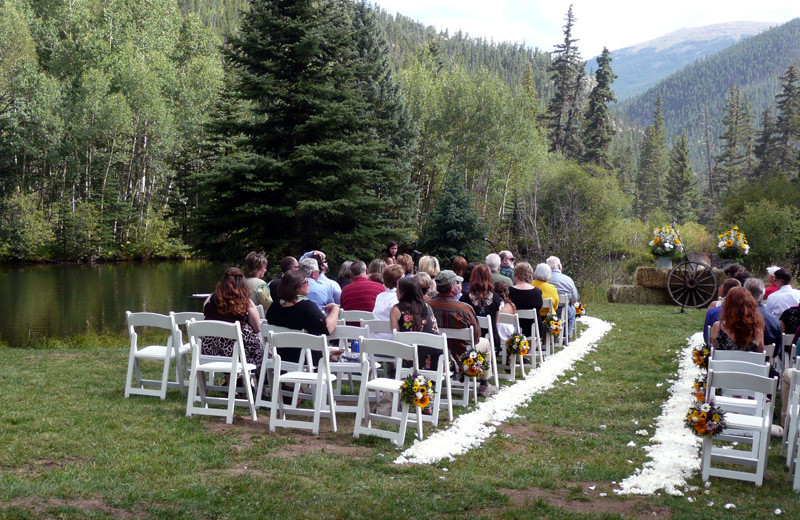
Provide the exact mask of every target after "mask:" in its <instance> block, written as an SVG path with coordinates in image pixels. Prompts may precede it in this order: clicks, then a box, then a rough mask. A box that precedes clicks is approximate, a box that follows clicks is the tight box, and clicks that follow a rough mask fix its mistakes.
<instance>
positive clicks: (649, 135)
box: [635, 96, 667, 218]
mask: <svg viewBox="0 0 800 520" xmlns="http://www.w3.org/2000/svg"><path fill="white" fill-rule="evenodd" d="M666 168H667V134H666V129H665V127H664V112H663V104H662V99H661V96H658V98H657V99H656V107H655V111H654V112H653V124H652V125H650V126H648V127H647V128H646V129H645V131H644V140H643V141H642V148H641V152H640V153H639V172H638V174H637V177H636V208H635V210H636V214H637V215H638V216H639V217H641V218H644V217H646V216H647V215H648V214H649V213H650V212H651V211H653V210H655V209H658V208H661V207H663V202H664V199H663V195H662V189H663V183H664V176H665V172H666Z"/></svg>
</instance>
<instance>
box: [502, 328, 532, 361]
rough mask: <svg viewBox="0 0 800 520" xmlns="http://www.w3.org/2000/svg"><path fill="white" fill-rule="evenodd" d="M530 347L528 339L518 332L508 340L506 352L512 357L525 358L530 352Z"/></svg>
mask: <svg viewBox="0 0 800 520" xmlns="http://www.w3.org/2000/svg"><path fill="white" fill-rule="evenodd" d="M530 346H531V345H530V343H528V339H527V338H526V337H525V336H523V335H522V334H519V333H516V332H515V333H514V334H512V335H510V336H509V337H508V339H507V340H506V352H507V353H508V354H509V355H511V356H516V355H517V354H519V355H521V356H524V355H525V354H527V353H528V350H530Z"/></svg>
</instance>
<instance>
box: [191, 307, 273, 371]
mask: <svg viewBox="0 0 800 520" xmlns="http://www.w3.org/2000/svg"><path fill="white" fill-rule="evenodd" d="M203 314H204V315H205V318H206V319H207V320H220V321H227V322H229V323H233V322H236V321H238V322H239V324H240V326H241V329H242V342H243V343H244V355H245V358H246V361H247V362H248V363H253V364H254V365H255V366H256V372H255V373H256V374H258V373H259V372H260V371H261V361H262V359H263V358H264V347H263V345H262V344H261V336H260V335H259V334H258V333H257V332H255V331H254V330H253V329H252V328H251V327H250V324H249V323H247V314H244V315H234V314H230V313H221V312H220V311H219V309H218V308H217V305H216V302H215V301H214V296H213V295H212V296H211V298H210V299H209V301H208V302H207V303H206V304H205V305H204V306H203ZM234 344H235V340H232V339H228V338H220V337H217V336H204V337H203V338H201V350H202V353H203V354H204V355H206V356H226V357H229V356H231V355H233V345H234Z"/></svg>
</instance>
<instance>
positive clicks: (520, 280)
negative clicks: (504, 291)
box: [495, 262, 542, 336]
mask: <svg viewBox="0 0 800 520" xmlns="http://www.w3.org/2000/svg"><path fill="white" fill-rule="evenodd" d="M532 282H533V267H531V264H529V263H528V262H520V263H518V264H517V266H516V267H515V268H514V285H513V286H512V287H509V288H508V299H509V300H511V301H512V302H514V305H515V306H516V307H517V310H528V309H534V310H536V311H537V313H538V314H541V313H540V310H541V308H542V290H541V289H539V288H538V287H534V286H533V285H532ZM495 283H496V282H495ZM540 324H541V319H539V320H538V321H537V326H540ZM519 326H520V328H521V329H522V334H524V335H525V336H531V335H532V334H533V331H532V330H531V327H532V326H533V320H530V319H521V320H519Z"/></svg>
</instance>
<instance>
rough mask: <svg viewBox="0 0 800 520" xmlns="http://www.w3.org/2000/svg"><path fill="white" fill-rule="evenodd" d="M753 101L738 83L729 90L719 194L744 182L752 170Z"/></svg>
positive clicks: (719, 162)
mask: <svg viewBox="0 0 800 520" xmlns="http://www.w3.org/2000/svg"><path fill="white" fill-rule="evenodd" d="M751 118H752V115H751V113H750V102H749V101H748V99H747V96H745V95H743V94H742V92H741V90H740V89H739V87H738V85H734V86H733V87H731V89H730V90H729V91H728V99H727V100H726V103H725V114H724V116H723V118H722V124H723V126H724V130H723V132H722V134H721V135H720V140H721V141H724V145H723V149H722V153H721V154H720V155H718V156H717V157H716V158H715V162H716V164H715V174H716V186H717V194H718V195H725V193H726V192H727V191H728V190H730V189H731V188H733V187H735V186H736V185H737V184H739V183H741V182H743V181H744V180H745V179H746V178H747V177H749V176H750V175H751V173H752V170H751V168H752V153H753V127H752V122H751Z"/></svg>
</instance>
